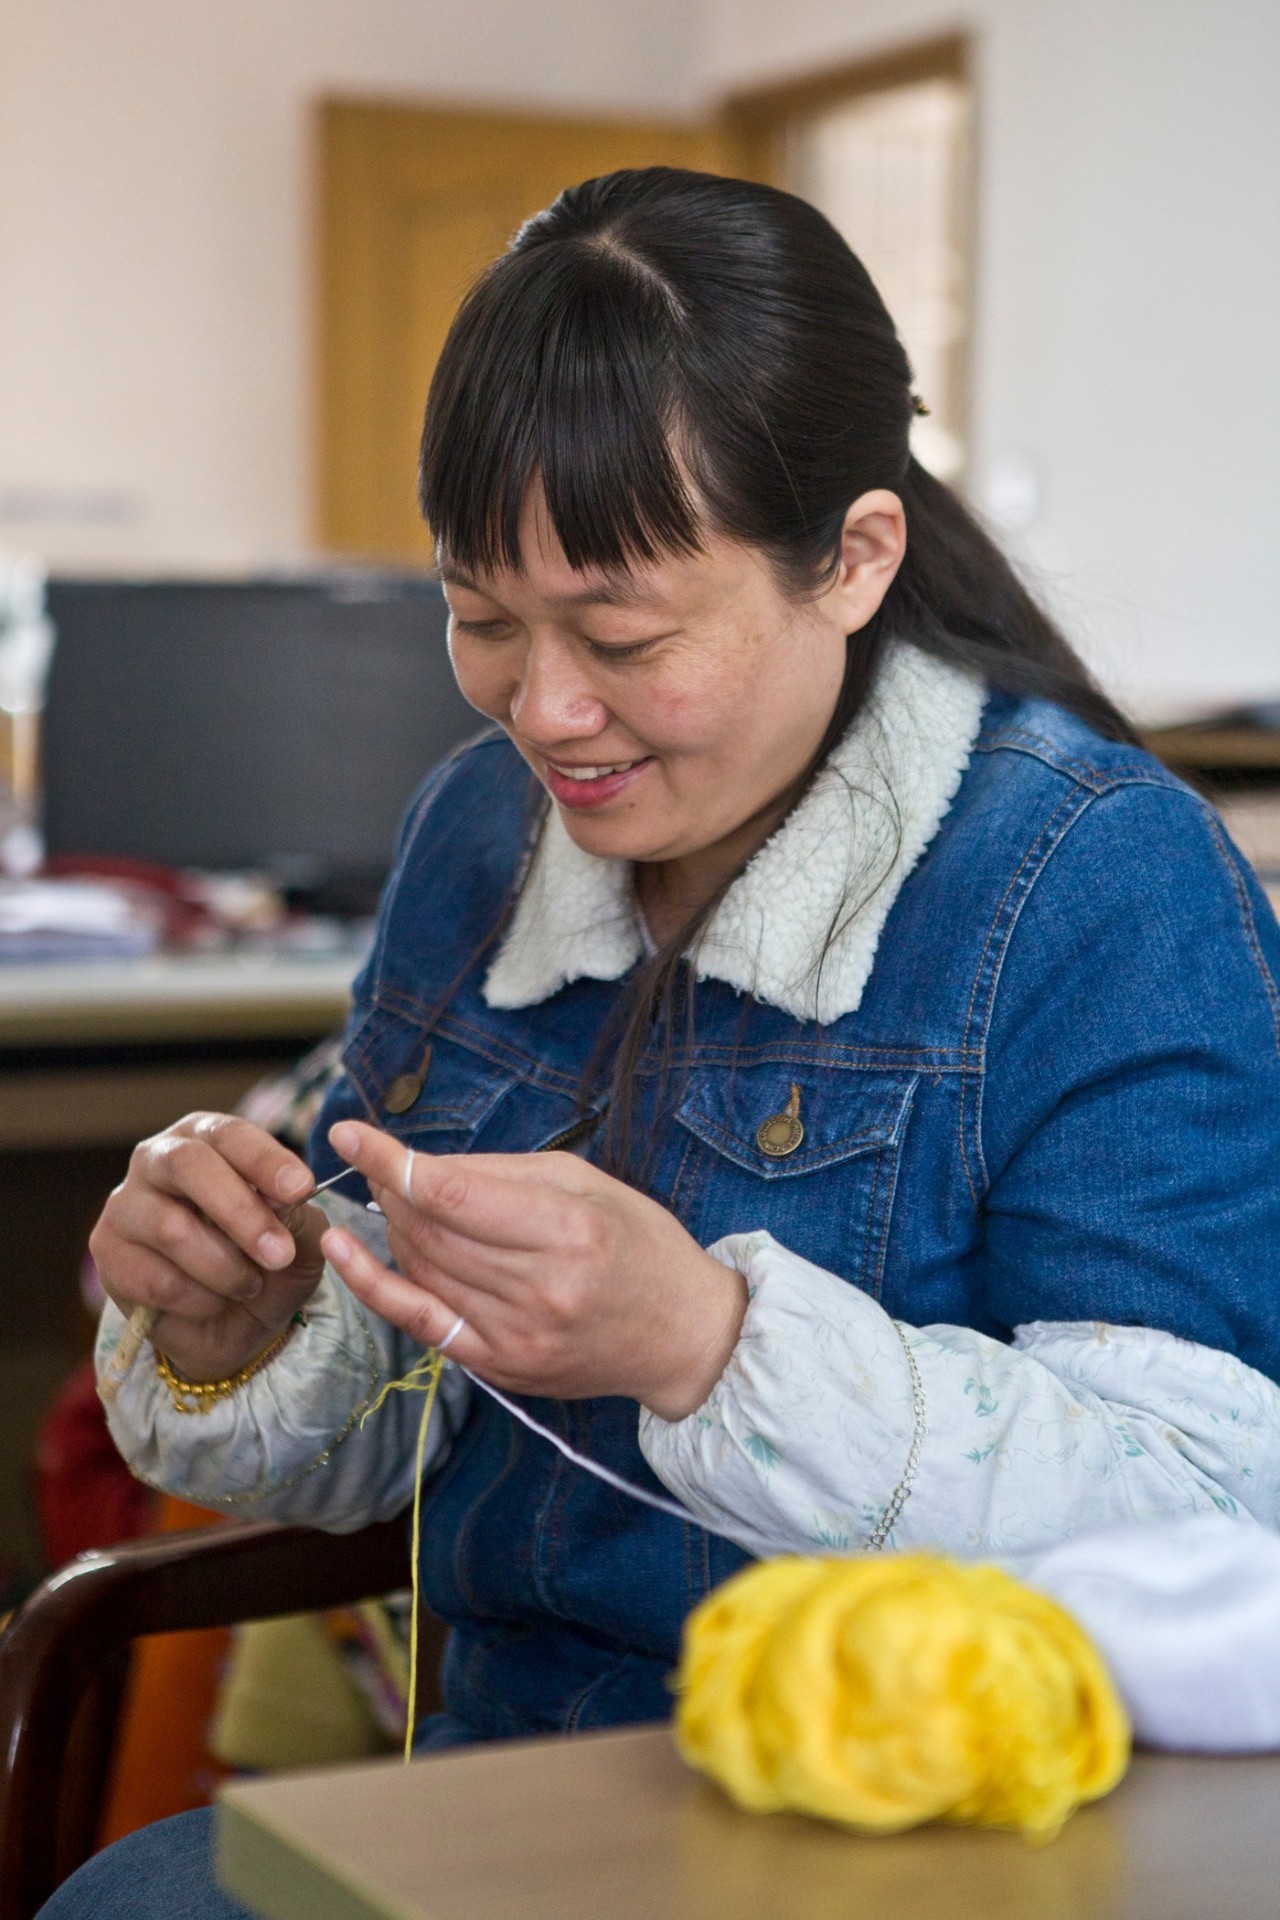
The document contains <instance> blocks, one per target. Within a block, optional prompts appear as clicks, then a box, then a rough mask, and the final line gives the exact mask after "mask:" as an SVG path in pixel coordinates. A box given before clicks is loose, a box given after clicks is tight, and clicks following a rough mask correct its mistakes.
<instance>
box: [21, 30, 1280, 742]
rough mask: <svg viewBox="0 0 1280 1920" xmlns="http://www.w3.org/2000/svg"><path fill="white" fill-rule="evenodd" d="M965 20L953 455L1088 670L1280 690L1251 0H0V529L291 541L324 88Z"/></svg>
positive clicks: (1269, 191) (1265, 190)
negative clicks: (997, 494) (1005, 502)
mask: <svg viewBox="0 0 1280 1920" xmlns="http://www.w3.org/2000/svg"><path fill="white" fill-rule="evenodd" d="M956 26H969V27H971V28H972V29H973V30H974V32H975V34H976V36H977V46H978V62H979V85H980V127H981V133H980V139H981V181H980V194H979V212H980V232H979V250H978V251H979V284H978V343H979V344H978V357H977V367H976V375H977V386H976V419H975V430H976V445H977V450H978V456H979V468H980V470H989V469H990V467H991V464H992V463H993V462H996V461H998V460H999V459H1000V458H1002V457H1004V456H1007V455H1009V454H1014V455H1017V456H1021V457H1022V458H1024V459H1027V460H1029V461H1030V463H1031V466H1032V468H1033V470H1034V473H1035V476H1036V478H1037V480H1038V485H1039V496H1040V497H1039V508H1038V512H1037V516H1036V518H1035V521H1034V524H1033V525H1032V526H1031V527H1030V529H1029V530H1028V532H1027V533H1026V535H1025V536H1023V538H1022V540H1021V543H1020V544H1021V547H1022V550H1023V552H1024V554H1025V556H1026V557H1027V559H1028V560H1029V561H1030V563H1031V564H1032V565H1033V566H1035V567H1036V568H1037V569H1039V571H1040V572H1041V574H1042V576H1043V577H1044V579H1045V580H1046V581H1047V582H1048V584H1049V586H1050V590H1051V591H1052V593H1053V594H1054V596H1055V598H1056V600H1057V602H1058V604H1059V605H1060V606H1061V607H1063V608H1064V609H1065V610H1066V612H1067V615H1068V617H1069V619H1070V620H1071V622H1072V624H1073V627H1074V628H1075V630H1076V631H1077V632H1083V633H1084V634H1086V635H1087V636H1088V638H1089V641H1090V644H1091V646H1092V648H1093V651H1094V656H1095V658H1096V659H1097V660H1098V661H1099V663H1100V664H1101V666H1102V668H1103V670H1104V672H1105V673H1106V675H1107V677H1108V679H1109V680H1110V681H1111V682H1112V683H1113V684H1114V685H1116V686H1118V687H1120V688H1122V689H1123V690H1125V691H1126V692H1128V693H1130V694H1134V695H1136V696H1137V697H1138V698H1140V699H1141V701H1142V702H1143V704H1144V705H1146V706H1148V707H1150V706H1154V705H1156V704H1159V703H1160V702H1162V701H1164V700H1165V699H1169V698H1172V699H1176V698H1178V697H1183V698H1189V699H1194V698H1197V697H1203V698H1216V697H1219V696H1231V695H1235V694H1239V695H1247V694H1250V693H1258V692H1265V691H1270V692H1275V691H1277V690H1280V538H1277V531H1276V521H1277V519H1278V518H1280V372H1278V367H1280V354H1278V352H1277V346H1278V342H1280V326H1278V324H1277V322H1278V320H1280V245H1278V244H1277V243H1278V241H1280V111H1277V107H1276V100H1275V82H1276V75H1277V73H1280V6H1277V5H1276V3H1275V0H954V4H951V5H948V6H941V5H939V4H938V0H38V4H32V0H0V552H3V551H6V550H8V551H10V552H18V551H26V550H32V549H35V550H39V551H42V552H44V553H46V554H48V555H49V556H50V557H51V558H52V559H53V560H54V561H55V562H57V561H60V562H63V563H76V564H79V565H95V564H110V565H120V566H129V565H155V564H159V565H171V566H193V565H214V564H217V565H222V564H226V565H239V564H246V563H255V562H259V563H261V562H264V561H271V560H275V559H279V558H283V557H288V556H289V555H291V554H295V553H297V552H298V551H299V550H301V549H302V548H303V547H304V546H305V543H306V539H307V533H308V522H309V506H308V494H309V472H308V453H309V448H308V434H309V426H310V393H309V380H310V363H309V342H308V321H309V312H310V278H309V275H310V258H309V243H310V226H311V209H310V204H309V192H310V171H309V152H308V114H307V106H308V102H309V101H310V100H311V99H312V98H314V97H315V96H316V95H318V94H321V93H323V92H326V91H347V92H356V91H369V92H381V93H393V94H395V93H398V94H400V95H404V96H413V95H421V96H431V95H435V96H436V97H440V98H450V97H452V98H462V99H472V100H474V99H492V100H499V101H501V100H506V101H510V102H512V103H522V102H530V101H536V102H544V103H546V104H548V105H566V106H569V107H573V106H577V107H580V108H582V109H584V110H593V109H605V110H608V109H610V108H616V109H618V110H622V111H625V110H627V109H634V110H636V111H640V112H651V111H670V112H679V111H682V110H684V109H687V108H689V107H690V106H691V105H692V104H693V103H694V102H695V101H696V99H698V98H703V99H711V98H713V97H714V96H715V95H716V94H717V93H719V92H720V91H722V90H724V89H726V88H729V87H735V86H742V85H747V84H750V83H751V82H753V81H757V80H771V79H774V78H776V77H778V76H779V74H781V73H785V72H793V71H803V70H805V69H806V68H810V67H819V66H821V65H823V64H826V63H828V62H832V61H837V60H844V59H849V58H851V57H855V56H857V55H859V54H861V53H865V52H870V51H873V50H877V49H880V48H882V47H885V46H891V45H893V44H895V43H896V42H899V41H901V40H903V39H905V38H911V37H916V36H918V35H921V34H924V33H928V32H934V31H937V30H939V29H950V28H953V27H956ZM39 493H43V494H44V495H45V496H46V497H45V499H44V500H43V502H42V501H41V500H40V499H35V500H32V499H31V498H30V496H31V495H32V494H39ZM17 495H26V496H28V497H27V500H26V503H25V504H26V508H27V509H30V508H32V507H34V508H35V509H37V510H39V512H40V513H42V514H43V516H44V517H43V518H39V517H37V518H26V519H23V518H20V517H17V516H18V514H19V513H20V511H21V510H22V509H23V506H24V502H23V500H22V499H20V498H15V496H17ZM86 495H88V496H90V497H88V498H86V497H85V496H86ZM68 496H72V497H70V498H68ZM59 513H64V514H66V515H67V516H68V517H66V518H63V519H62V520H59V519H58V518H57V517H56V516H57V514H59ZM95 513H97V514H98V515H100V516H104V517H105V521H106V522H107V523H104V524H98V525H94V524H92V516H93V515H94V514H95ZM112 515H115V516H116V519H115V521H114V522H111V516H112ZM75 516H78V518H76V517H75Z"/></svg>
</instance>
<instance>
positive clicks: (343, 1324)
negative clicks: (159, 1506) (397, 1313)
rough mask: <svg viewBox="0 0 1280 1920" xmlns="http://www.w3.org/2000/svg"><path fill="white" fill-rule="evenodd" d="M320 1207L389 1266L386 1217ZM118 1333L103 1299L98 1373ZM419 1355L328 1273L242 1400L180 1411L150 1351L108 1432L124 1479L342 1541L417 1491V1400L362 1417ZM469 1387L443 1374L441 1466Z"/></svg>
mask: <svg viewBox="0 0 1280 1920" xmlns="http://www.w3.org/2000/svg"><path fill="white" fill-rule="evenodd" d="M318 1204H320V1205H323V1206H324V1208H325V1211H326V1212H327V1213H328V1214H329V1217H330V1219H331V1220H332V1221H333V1223H334V1225H335V1226H337V1225H341V1226H343V1227H345V1228H346V1230H347V1231H348V1232H349V1233H355V1234H358V1235H359V1236H360V1238H361V1239H362V1240H364V1242H365V1243H366V1245H368V1246H370V1247H371V1248H372V1250H373V1251H374V1252H375V1253H376V1254H377V1255H378V1257H379V1258H380V1259H384V1260H385V1259H386V1258H387V1248H386V1234H385V1227H384V1225H383V1223H382V1222H381V1221H380V1220H378V1219H376V1218H375V1217H374V1216H372V1215H370V1214H369V1213H367V1212H365V1210H364V1209H363V1208H361V1207H357V1206H355V1205H354V1204H353V1203H352V1202H351V1201H348V1200H343V1199H341V1198H340V1197H339V1196H338V1195H336V1194H326V1195H324V1196H323V1199H322V1200H321V1201H320V1202H319V1203H318ZM123 1327H124V1316H123V1315H122V1314H121V1313H120V1312H119V1310H118V1309H117V1308H116V1307H114V1306H110V1305H108V1307H107V1309H106V1311H105V1312H104V1314H103V1317H102V1323H101V1326H100V1328H99V1332H98V1349H97V1362H98V1370H99V1374H101V1371H102V1369H103V1367H104V1366H105V1364H106V1362H107V1360H108V1359H109V1357H110V1355H111V1353H112V1351H113V1350H114V1348H115V1344H116V1341H117V1340H118V1339H119V1337H120V1333H121V1331H122V1329H123ZM418 1356H419V1349H418V1348H416V1347H414V1346H413V1345H412V1344H411V1343H410V1342H409V1341H408V1340H407V1339H406V1338H405V1336H404V1335H403V1334H401V1333H399V1332H398V1331H397V1330H396V1328H394V1327H392V1326H391V1325H390V1324H389V1323H388V1322H387V1321H385V1320H382V1319H380V1318H379V1317H378V1316H377V1315H375V1314H371V1313H368V1312H366V1310H365V1308H364V1307H363V1306H362V1305H361V1304H360V1302H359V1301H358V1300H357V1299H356V1298H355V1296H354V1294H352V1293H349V1292H348V1290H347V1288H346V1287H344V1286H343V1284H342V1282H341V1280H339V1278H338V1276H337V1275H336V1274H335V1273H334V1272H333V1270H332V1269H331V1268H328V1267H326V1269H325V1273H324V1278H323V1279H322V1281H321V1283H320V1286H319V1288H318V1289H317V1291H316V1292H315V1294H314V1295H313V1296H312V1298H311V1300H310V1301H309V1302H308V1303H307V1309H306V1324H305V1326H300V1327H298V1328H296V1329H295V1330H294V1333H293V1336H292V1338H291V1339H290V1340H289V1342H288V1344H287V1345H286V1346H285V1347H284V1349H283V1351H282V1352H281V1353H280V1354H279V1356H278V1357H277V1358H276V1359H275V1360H273V1361H272V1362H271V1364H270V1365H269V1366H267V1367H264V1368H263V1370H262V1372H261V1373H257V1374H255V1375H254V1376H253V1378H252V1379H251V1380H249V1381H248V1382H246V1384H245V1385H244V1386H243V1387H241V1388H240V1389H239V1390H238V1391H237V1392H236V1393H233V1394H230V1395H228V1397H227V1398H226V1399H225V1400H219V1401H216V1402H215V1403H214V1404H213V1406H212V1407H211V1408H210V1410H209V1411H208V1412H207V1413H194V1414H189V1413H179V1412H178V1411H177V1409H176V1408H175V1407H174V1405H173V1401H172V1399H171V1397H170V1395H169V1391H168V1389H167V1387H166V1386H165V1385H164V1382H163V1381H162V1380H161V1379H160V1377H159V1375H158V1374H157V1372H156V1369H155V1366H154V1363H153V1359H152V1350H151V1348H150V1346H144V1347H143V1349H142V1352H141V1353H140V1354H139V1356H138V1359H137V1361H136V1362H135V1364H134V1366H133V1367H132V1369H131V1370H130V1372H129V1374H128V1377H127V1378H126V1380H125V1381H124V1383H123V1385H122V1387H121V1389H120V1393H119V1397H118V1398H117V1400H116V1401H115V1404H114V1405H113V1406H111V1407H110V1408H108V1412H107V1419H108V1424H109V1425H110V1428H111V1433H112V1437H113V1439H114V1440H115V1443H116V1445H117V1447H118V1448H119V1449H120V1452H121V1453H122V1454H123V1455H124V1458H125V1459H126V1460H127V1462H128V1463H129V1466H130V1468H131V1469H132V1471H133V1472H134V1473H135V1474H136V1475H137V1476H138V1478H139V1479H140V1480H145V1481H146V1482H148V1484H149V1485H151V1486H154V1487H159V1488H161V1489H162V1490H163V1491H164V1492H166V1493H174V1494H177V1495H179V1496H180V1497H181V1498H182V1499H184V1500H190V1501H193V1502H194V1503H195V1504H196V1505H197V1506H202V1507H224V1508H227V1509H229V1510H230V1511H232V1512H234V1513H237V1514H241V1515H243V1516H244V1517H245V1518H254V1519H272V1520H302V1521H306V1522H308V1523H310V1524H311V1525H313V1526H318V1527H324V1528H327V1529H328V1530H329V1531H331V1532H334V1533H347V1532H351V1531H353V1530H354V1529H355V1528H357V1527H362V1526H365V1525H367V1524H368V1523H369V1522H370V1521H372V1520H381V1519H387V1518H389V1517H390V1516H391V1515H392V1514H395V1513H398V1512H399V1511H400V1510H401V1509H402V1508H403V1507H405V1506H407V1504H408V1502H409V1500H410V1498H411V1497H412V1493H413V1459H414V1444H415V1440H416V1436H417V1427H418V1420H419V1417H420V1414H421V1407H422V1403H421V1400H420V1399H419V1398H418V1396H417V1395H416V1394H405V1393H393V1394H389V1395H388V1396H387V1399H386V1400H385V1402H384V1403H383V1405H382V1406H381V1407H380V1408H379V1409H378V1411H377V1412H376V1413H375V1414H372V1415H371V1417H370V1418H368V1419H367V1420H366V1419H364V1418H363V1415H364V1414H365V1413H366V1412H367V1410H368V1409H369V1408H370V1407H371V1406H372V1405H373V1402H374V1401H375V1400H376V1399H377V1396H378V1393H379V1391H380V1390H381V1388H382V1387H383V1386H384V1385H385V1384H386V1382H387V1381H388V1380H396V1379H399V1378H400V1377H401V1376H402V1375H403V1374H405V1373H407V1372H408V1370H409V1368H410V1367H411V1366H412V1365H413V1363H414V1361H415V1360H416V1359H417V1358H418ZM470 1391H471V1389H470V1384H469V1382H468V1381H467V1380H466V1378H465V1377H464V1376H463V1375H462V1374H461V1373H459V1372H458V1370H457V1368H456V1367H447V1368H446V1369H445V1372H444V1375H443V1377H442V1379H441V1382H440V1393H439V1396H438V1399H437V1404H436V1408H435V1411H434V1412H433V1414H432V1422H431V1430H430V1432H429V1433H428V1436H427V1455H426V1458H427V1462H428V1465H429V1467H432V1468H435V1467H439V1466H440V1465H441V1464H442V1463H443V1461H444V1458H445V1455H446V1454H447V1452H448V1448H449V1443H450V1439H451V1437H452V1435H453V1434H454V1433H456V1432H457V1430H458V1428H459V1426H460V1425H461V1422H462V1420H463V1419H464V1418H465V1415H466V1410H467V1405H468V1396H469V1394H470Z"/></svg>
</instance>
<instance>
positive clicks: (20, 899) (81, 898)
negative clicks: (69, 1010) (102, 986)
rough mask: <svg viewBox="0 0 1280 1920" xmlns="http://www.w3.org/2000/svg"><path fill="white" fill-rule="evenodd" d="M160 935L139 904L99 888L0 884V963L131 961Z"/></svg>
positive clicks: (71, 883)
mask: <svg viewBox="0 0 1280 1920" xmlns="http://www.w3.org/2000/svg"><path fill="white" fill-rule="evenodd" d="M161 931H162V928H161V923H160V919H159V917H158V916H157V915H156V914H155V913H153V912H152V911H151V910H150V909H149V908H148V907H147V906H146V905H145V904H143V903H142V902H140V901H138V900H135V899H133V898H132V897H131V896H130V895H129V894H128V893H127V892H125V891H124V890H123V889H122V888H119V887H113V886H110V885H107V884H105V883H103V882H97V881H91V880H4V881H0V962H3V961H26V962H28V963H30V962H31V961H33V960H131V959H136V958H137V957H138V956H139V955H140V954H145V953H150V952H151V951H152V950H153V948H155V947H156V946H157V945H158V943H159V940H160V936H161Z"/></svg>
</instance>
